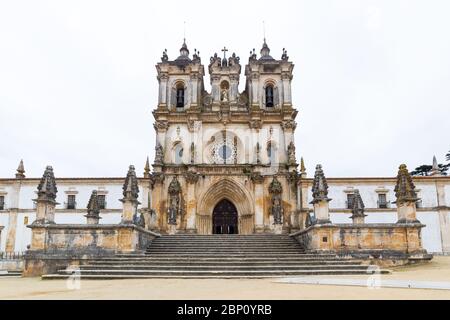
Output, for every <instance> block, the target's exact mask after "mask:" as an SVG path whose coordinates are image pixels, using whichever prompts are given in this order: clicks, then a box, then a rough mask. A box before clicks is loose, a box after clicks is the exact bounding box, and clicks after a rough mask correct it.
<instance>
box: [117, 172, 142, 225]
mask: <svg viewBox="0 0 450 320" xmlns="http://www.w3.org/2000/svg"><path fill="white" fill-rule="evenodd" d="M122 189H123V198H122V199H120V201H121V202H122V203H123V209H122V221H121V223H122V224H132V223H134V216H135V215H136V214H137V206H138V205H139V204H140V203H139V201H138V200H137V199H138V196H139V187H138V182H137V178H136V171H135V169H134V166H130V167H129V169H128V173H127V177H126V178H125V182H124V185H123V188H122Z"/></svg>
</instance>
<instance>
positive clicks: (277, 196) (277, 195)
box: [269, 177, 283, 224]
mask: <svg viewBox="0 0 450 320" xmlns="http://www.w3.org/2000/svg"><path fill="white" fill-rule="evenodd" d="M282 192H283V188H282V186H281V183H280V182H279V181H278V179H277V178H276V177H274V178H273V180H272V182H271V183H270V185H269V193H270V194H271V195H272V201H271V202H272V207H271V208H270V213H271V214H272V215H273V222H274V224H282V223H283V206H282V203H281V194H282Z"/></svg>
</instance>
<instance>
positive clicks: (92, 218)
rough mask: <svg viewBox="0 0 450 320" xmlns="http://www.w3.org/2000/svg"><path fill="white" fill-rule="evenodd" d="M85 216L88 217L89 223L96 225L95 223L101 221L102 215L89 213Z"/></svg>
mask: <svg viewBox="0 0 450 320" xmlns="http://www.w3.org/2000/svg"><path fill="white" fill-rule="evenodd" d="M85 217H86V222H87V224H91V225H94V224H98V223H99V221H100V217H98V216H95V215H89V214H88V215H85Z"/></svg>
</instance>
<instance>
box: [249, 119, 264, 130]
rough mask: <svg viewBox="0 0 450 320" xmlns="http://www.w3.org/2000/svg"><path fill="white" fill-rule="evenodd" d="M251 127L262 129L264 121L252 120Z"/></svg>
mask: <svg viewBox="0 0 450 320" xmlns="http://www.w3.org/2000/svg"><path fill="white" fill-rule="evenodd" d="M249 127H250V128H251V129H261V128H262V121H261V120H251V121H250V122H249Z"/></svg>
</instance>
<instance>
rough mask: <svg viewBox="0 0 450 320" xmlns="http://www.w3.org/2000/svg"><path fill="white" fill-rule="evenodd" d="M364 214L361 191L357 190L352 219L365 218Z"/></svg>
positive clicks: (354, 196) (354, 197)
mask: <svg viewBox="0 0 450 320" xmlns="http://www.w3.org/2000/svg"><path fill="white" fill-rule="evenodd" d="M365 216H366V215H365V214H364V202H363V200H362V198H361V194H360V193H359V190H358V189H356V190H355V191H354V195H353V206H352V216H351V217H350V218H363V217H365Z"/></svg>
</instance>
